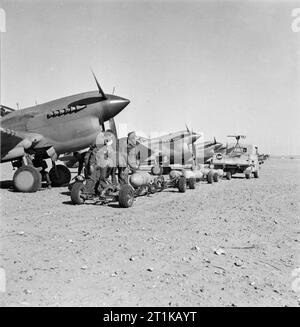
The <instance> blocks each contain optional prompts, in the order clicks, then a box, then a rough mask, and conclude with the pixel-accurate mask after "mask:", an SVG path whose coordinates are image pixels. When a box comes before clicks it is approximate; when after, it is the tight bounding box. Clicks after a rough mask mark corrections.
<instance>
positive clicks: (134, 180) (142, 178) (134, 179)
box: [129, 171, 151, 188]
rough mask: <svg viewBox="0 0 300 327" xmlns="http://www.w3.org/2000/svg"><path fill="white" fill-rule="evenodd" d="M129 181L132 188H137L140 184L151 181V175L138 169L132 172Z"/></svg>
mask: <svg viewBox="0 0 300 327" xmlns="http://www.w3.org/2000/svg"><path fill="white" fill-rule="evenodd" d="M129 181H130V184H131V185H132V186H133V187H134V188H138V187H140V186H143V185H147V184H149V183H150V182H151V175H150V174H149V173H147V172H144V171H140V172H137V173H134V174H132V175H131V176H130V178H129Z"/></svg>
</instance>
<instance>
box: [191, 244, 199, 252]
mask: <svg viewBox="0 0 300 327" xmlns="http://www.w3.org/2000/svg"><path fill="white" fill-rule="evenodd" d="M191 250H192V251H197V252H199V251H200V248H199V246H197V245H195V246H193V247H192V248H191Z"/></svg>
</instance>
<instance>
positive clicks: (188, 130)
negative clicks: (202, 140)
mask: <svg viewBox="0 0 300 327" xmlns="http://www.w3.org/2000/svg"><path fill="white" fill-rule="evenodd" d="M185 127H186V130H187V132H188V133H190V134H191V132H190V129H189V128H188V125H187V123H185Z"/></svg>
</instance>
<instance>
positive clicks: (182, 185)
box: [178, 176, 186, 193]
mask: <svg viewBox="0 0 300 327" xmlns="http://www.w3.org/2000/svg"><path fill="white" fill-rule="evenodd" d="M178 191H179V192H180V193H184V192H185V191H186V178H185V177H184V176H181V177H179V181H178Z"/></svg>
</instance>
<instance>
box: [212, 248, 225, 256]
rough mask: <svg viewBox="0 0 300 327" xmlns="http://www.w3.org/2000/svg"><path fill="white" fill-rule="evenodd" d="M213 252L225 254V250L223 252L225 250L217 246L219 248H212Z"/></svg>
mask: <svg viewBox="0 0 300 327" xmlns="http://www.w3.org/2000/svg"><path fill="white" fill-rule="evenodd" d="M214 254H216V255H222V254H223V255H226V252H225V250H224V249H222V248H219V249H214Z"/></svg>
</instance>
